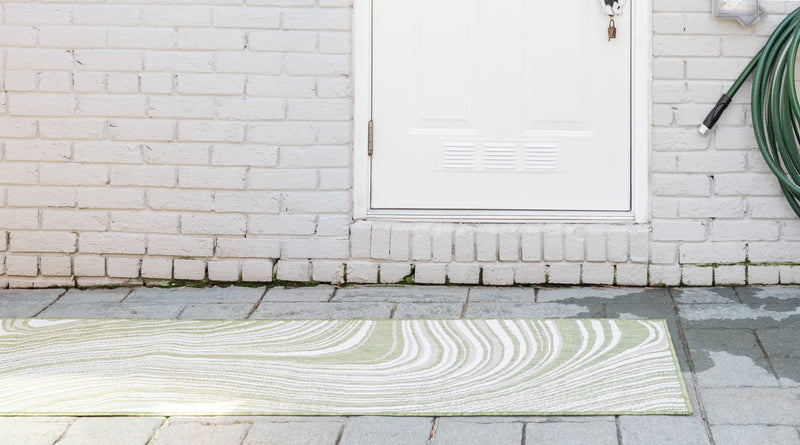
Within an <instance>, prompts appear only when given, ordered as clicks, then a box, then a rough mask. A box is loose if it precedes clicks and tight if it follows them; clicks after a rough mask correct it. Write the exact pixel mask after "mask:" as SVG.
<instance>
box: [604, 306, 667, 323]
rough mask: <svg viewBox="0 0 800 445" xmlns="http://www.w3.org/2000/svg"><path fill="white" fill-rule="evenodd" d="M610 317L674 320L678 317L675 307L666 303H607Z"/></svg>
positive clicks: (607, 314)
mask: <svg viewBox="0 0 800 445" xmlns="http://www.w3.org/2000/svg"><path fill="white" fill-rule="evenodd" d="M605 307H606V316H607V317H608V318H624V319H629V320H661V319H664V320H674V319H676V318H678V314H677V313H676V312H675V308H674V307H672V306H667V305H665V304H638V303H606V305H605Z"/></svg>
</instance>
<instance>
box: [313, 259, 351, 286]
mask: <svg viewBox="0 0 800 445" xmlns="http://www.w3.org/2000/svg"><path fill="white" fill-rule="evenodd" d="M311 270H312V274H311V279H312V280H314V281H316V282H319V283H331V284H341V283H342V282H344V263H342V262H338V261H313V262H312V263H311Z"/></svg>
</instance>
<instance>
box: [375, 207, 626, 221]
mask: <svg viewBox="0 0 800 445" xmlns="http://www.w3.org/2000/svg"><path fill="white" fill-rule="evenodd" d="M366 219H367V220H369V221H402V222H427V223H431V222H448V223H506V224H524V223H544V222H547V223H554V222H558V223H617V224H622V223H635V222H636V219H635V218H634V215H633V212H631V211H617V212H609V211H563V210H562V211H542V210H540V211H535V210H400V209H380V210H377V209H372V210H369V211H368V212H367V218H366Z"/></svg>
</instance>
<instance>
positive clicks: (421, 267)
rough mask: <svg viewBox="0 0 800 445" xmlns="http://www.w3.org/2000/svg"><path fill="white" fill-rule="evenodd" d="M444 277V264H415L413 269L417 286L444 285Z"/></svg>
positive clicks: (445, 270)
mask: <svg viewBox="0 0 800 445" xmlns="http://www.w3.org/2000/svg"><path fill="white" fill-rule="evenodd" d="M348 276H349V275H348ZM446 277H447V265H445V264H417V265H416V266H415V268H414V282H415V283H417V284H445V280H446Z"/></svg>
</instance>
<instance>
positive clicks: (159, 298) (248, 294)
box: [125, 286, 266, 304]
mask: <svg viewBox="0 0 800 445" xmlns="http://www.w3.org/2000/svg"><path fill="white" fill-rule="evenodd" d="M265 290H266V288H265V287H258V288H252V287H236V286H230V287H208V288H192V287H182V288H176V289H164V288H153V287H150V288H144V287H140V288H136V289H134V291H133V292H131V294H130V295H128V298H126V299H125V302H126V303H151V304H152V303H162V304H163V303H166V304H170V303H258V301H259V300H260V299H261V297H262V296H263V295H264V292H265Z"/></svg>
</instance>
